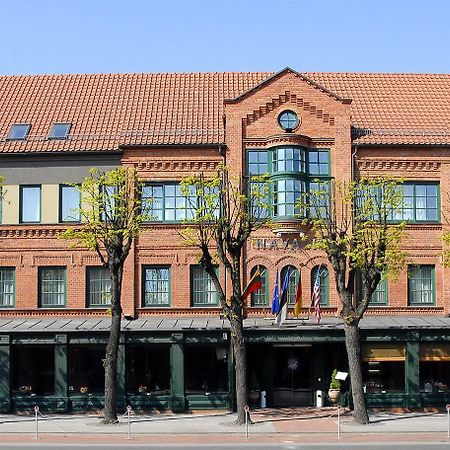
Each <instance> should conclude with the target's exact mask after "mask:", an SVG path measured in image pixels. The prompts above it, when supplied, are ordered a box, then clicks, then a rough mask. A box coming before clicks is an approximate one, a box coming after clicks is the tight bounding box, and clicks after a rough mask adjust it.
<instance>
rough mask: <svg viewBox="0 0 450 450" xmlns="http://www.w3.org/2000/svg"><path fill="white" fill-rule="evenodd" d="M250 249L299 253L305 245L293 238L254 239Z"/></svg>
mask: <svg viewBox="0 0 450 450" xmlns="http://www.w3.org/2000/svg"><path fill="white" fill-rule="evenodd" d="M251 247H252V249H253V250H282V251H283V250H285V251H287V250H289V251H300V250H302V249H303V248H304V247H305V243H304V242H303V241H302V240H300V239H295V238H286V239H282V238H254V239H252V240H251Z"/></svg>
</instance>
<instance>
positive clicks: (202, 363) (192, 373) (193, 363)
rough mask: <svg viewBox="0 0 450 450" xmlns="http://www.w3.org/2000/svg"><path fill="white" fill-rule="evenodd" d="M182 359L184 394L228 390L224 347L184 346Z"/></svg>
mask: <svg viewBox="0 0 450 450" xmlns="http://www.w3.org/2000/svg"><path fill="white" fill-rule="evenodd" d="M184 361H185V372H184V373H185V389H186V394H193V393H205V392H226V391H228V390H229V388H228V363H227V350H226V349H225V348H224V347H212V346H211V347H209V346H208V347H206V346H198V347H197V346H195V347H194V346H192V347H185V356H184Z"/></svg>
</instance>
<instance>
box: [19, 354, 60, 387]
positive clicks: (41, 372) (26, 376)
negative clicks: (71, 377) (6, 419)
mask: <svg viewBox="0 0 450 450" xmlns="http://www.w3.org/2000/svg"><path fill="white" fill-rule="evenodd" d="M54 355H55V353H54V347H52V346H43V345H13V346H12V347H11V380H12V391H13V393H14V394H18V395H21V394H23V395H33V394H35V395H52V394H54V392H55V369H54V367H55V363H54V361H55V357H54Z"/></svg>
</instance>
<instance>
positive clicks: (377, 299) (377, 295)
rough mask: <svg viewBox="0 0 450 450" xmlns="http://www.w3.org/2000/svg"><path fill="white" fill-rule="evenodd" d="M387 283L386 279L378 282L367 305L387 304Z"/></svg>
mask: <svg viewBox="0 0 450 450" xmlns="http://www.w3.org/2000/svg"><path fill="white" fill-rule="evenodd" d="M387 286H388V283H387V280H381V281H380V282H379V283H378V286H377V288H376V289H375V292H374V293H373V294H372V298H371V299H370V302H369V306H379V305H387V304H388V295H387V294H388V288H387Z"/></svg>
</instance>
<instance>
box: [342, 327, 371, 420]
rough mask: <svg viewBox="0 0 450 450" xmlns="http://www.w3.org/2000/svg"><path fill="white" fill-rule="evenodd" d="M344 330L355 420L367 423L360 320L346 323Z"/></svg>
mask: <svg viewBox="0 0 450 450" xmlns="http://www.w3.org/2000/svg"><path fill="white" fill-rule="evenodd" d="M344 330H345V346H346V348H347V356H348V366H349V371H350V382H351V386H352V396H353V405H354V410H353V420H354V421H355V422H356V423H361V424H366V423H369V416H368V415H367V407H366V399H365V397H364V388H363V380H362V371H361V347H360V337H359V321H353V322H351V323H344Z"/></svg>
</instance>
